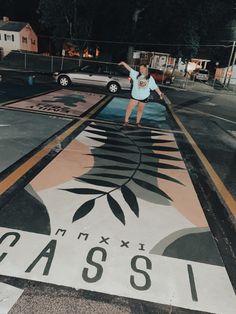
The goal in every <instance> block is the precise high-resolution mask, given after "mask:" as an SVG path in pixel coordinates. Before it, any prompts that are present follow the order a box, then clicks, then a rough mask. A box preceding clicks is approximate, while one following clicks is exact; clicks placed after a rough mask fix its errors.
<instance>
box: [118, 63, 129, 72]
mask: <svg viewBox="0 0 236 314" xmlns="http://www.w3.org/2000/svg"><path fill="white" fill-rule="evenodd" d="M119 65H123V66H124V67H125V68H126V69H127V70H128V71H129V72H130V71H131V70H132V68H131V67H130V66H129V65H128V64H127V63H125V62H124V61H122V62H120V63H119Z"/></svg>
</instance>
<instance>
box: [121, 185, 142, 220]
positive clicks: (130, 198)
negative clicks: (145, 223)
mask: <svg viewBox="0 0 236 314" xmlns="http://www.w3.org/2000/svg"><path fill="white" fill-rule="evenodd" d="M121 192H122V194H123V197H124V199H125V201H126V203H127V204H128V205H129V207H130V209H131V210H132V212H133V213H134V214H135V215H136V216H137V217H139V205H138V202H137V198H136V195H135V194H134V192H133V191H131V190H130V189H129V188H128V187H127V186H126V185H123V186H122V187H121Z"/></svg>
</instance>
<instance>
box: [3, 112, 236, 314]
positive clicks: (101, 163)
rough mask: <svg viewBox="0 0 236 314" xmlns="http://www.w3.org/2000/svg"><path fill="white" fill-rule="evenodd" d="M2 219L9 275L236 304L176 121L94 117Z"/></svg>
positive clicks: (213, 307)
mask: <svg viewBox="0 0 236 314" xmlns="http://www.w3.org/2000/svg"><path fill="white" fill-rule="evenodd" d="M115 114H116V112H114V115H115ZM0 225H1V228H0V274H2V275H6V276H13V277H18V278H24V279H29V280H37V281H42V282H47V283H53V284H57V285H64V286H69V287H73V288H76V289H87V290H91V291H98V292H103V293H108V294H114V295H119V296H125V297H130V298H135V299H141V300H146V301H151V302H156V303H161V304H168V305H170V304H171V305H173V306H179V307H184V308H188V309H193V310H201V311H206V312H211V313H224V314H233V313H234V312H235V308H236V299H235V294H234V291H233V288H232V286H231V283H230V280H229V278H228V275H227V273H226V270H225V268H224V266H223V263H222V260H221V258H220V255H219V252H218V250H217V247H216V245H215V243H214V241H213V238H212V234H211V232H210V231H209V227H208V224H207V221H206V219H205V216H204V214H203V210H202V207H201V205H200V203H199V200H198V197H197V195H196V192H195V190H194V187H193V184H192V182H191V179H190V177H189V174H188V171H187V169H186V166H185V163H184V161H183V160H182V156H181V153H180V151H179V149H178V146H177V143H176V141H175V136H174V134H173V133H172V132H171V131H167V130H166V131H158V130H156V131H153V130H152V131H151V130H149V129H134V128H129V129H122V128H120V126H118V125H116V124H104V123H103V124H102V123H99V122H91V123H90V125H89V126H88V127H87V128H86V129H85V130H84V131H83V132H82V133H81V134H80V135H79V136H78V137H77V138H75V139H74V140H73V141H72V142H71V144H70V145H68V146H67V147H66V149H64V151H62V152H61V153H60V154H59V155H58V156H57V157H56V158H55V159H54V160H53V161H52V162H51V163H50V164H49V165H48V166H47V167H46V168H45V169H44V170H43V171H42V172H41V173H40V174H39V175H37V176H36V177H35V178H34V179H33V180H32V181H31V182H30V184H29V185H28V186H27V187H25V189H23V190H22V191H21V192H20V193H18V194H16V195H15V196H14V197H13V198H12V200H11V202H10V203H9V204H8V205H6V206H5V207H4V208H2V209H1V221H0ZM16 258H17V259H16ZM16 260H17V262H16Z"/></svg>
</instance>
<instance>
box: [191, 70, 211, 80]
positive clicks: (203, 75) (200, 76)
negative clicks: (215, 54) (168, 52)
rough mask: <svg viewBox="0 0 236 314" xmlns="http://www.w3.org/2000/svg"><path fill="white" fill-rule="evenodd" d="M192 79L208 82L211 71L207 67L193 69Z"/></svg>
mask: <svg viewBox="0 0 236 314" xmlns="http://www.w3.org/2000/svg"><path fill="white" fill-rule="evenodd" d="M192 79H195V80H196V81H203V82H207V81H208V80H209V71H208V70H205V69H198V70H196V71H193V73H192Z"/></svg>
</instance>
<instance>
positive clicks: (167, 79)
mask: <svg viewBox="0 0 236 314" xmlns="http://www.w3.org/2000/svg"><path fill="white" fill-rule="evenodd" d="M149 72H150V74H151V75H152V76H153V78H154V79H155V81H156V82H157V83H162V82H163V83H164V84H165V85H171V84H172V83H173V81H174V79H175V77H174V76H172V75H171V74H169V73H167V72H166V73H164V75H163V71H161V70H156V69H149Z"/></svg>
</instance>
